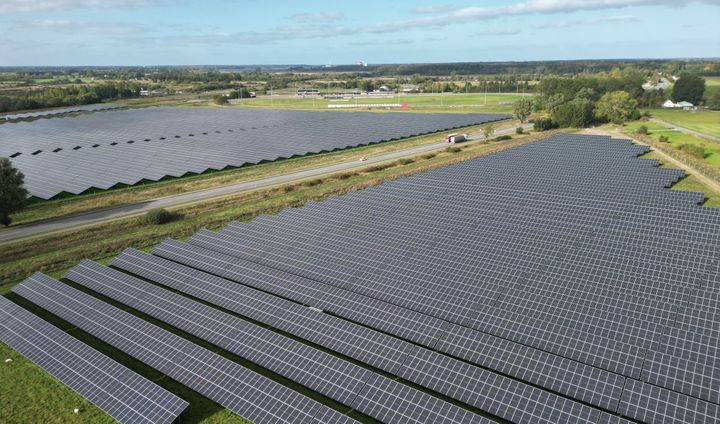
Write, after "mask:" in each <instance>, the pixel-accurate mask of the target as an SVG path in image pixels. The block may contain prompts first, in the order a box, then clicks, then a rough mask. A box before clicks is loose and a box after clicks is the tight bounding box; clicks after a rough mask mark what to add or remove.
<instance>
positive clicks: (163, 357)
mask: <svg viewBox="0 0 720 424" xmlns="http://www.w3.org/2000/svg"><path fill="white" fill-rule="evenodd" d="M13 291H14V292H15V293H17V294H19V295H21V296H23V297H24V298H26V299H28V300H30V301H32V302H33V303H35V304H37V305H38V306H40V307H42V308H43V309H45V310H47V311H49V312H52V313H53V314H55V315H57V316H59V317H61V318H63V319H64V320H66V321H68V322H70V323H72V324H74V325H76V326H78V327H79V328H81V329H83V330H84V331H87V332H88V333H90V334H92V335H93V336H95V337H97V338H99V339H101V340H103V341H104V342H106V343H108V344H110V345H112V346H114V347H116V348H118V349H120V350H122V351H123V352H125V353H127V354H128V355H130V356H133V357H135V358H136V359H138V360H140V361H142V362H144V363H146V364H147V365H149V366H151V367H153V368H155V369H157V370H158V371H160V372H162V373H164V374H165V375H167V376H169V377H170V378H172V379H174V380H176V381H178V382H180V383H182V384H184V385H186V386H188V387H190V388H191V389H193V390H195V391H196V392H198V393H200V394H203V395H205V396H206V397H207V398H209V399H211V400H214V401H215V402H217V403H218V404H220V405H223V406H224V407H226V408H228V409H229V410H231V411H233V412H235V413H237V414H239V415H241V416H243V417H245V418H247V419H250V420H252V421H253V422H257V423H264V422H273V423H299V422H307V423H318V424H321V422H320V421H318V418H317V417H323V420H325V421H322V423H334V422H339V423H347V422H353V420H349V421H348V417H347V416H346V415H344V414H341V413H339V412H336V411H333V410H330V408H328V407H326V406H325V405H322V404H320V403H318V402H316V401H314V400H312V399H310V398H309V397H306V396H304V395H301V394H300V393H298V392H294V391H292V390H290V389H288V388H287V387H285V386H283V385H281V384H279V383H277V382H275V381H273V380H270V379H269V378H267V377H265V376H262V375H260V374H258V373H256V372H254V371H251V370H250V369H248V368H245V367H243V366H241V365H239V364H237V363H236V362H233V361H231V360H229V359H226V358H224V357H222V356H220V355H218V354H216V353H214V352H211V351H209V350H207V349H205V348H202V347H200V346H198V345H196V344H194V343H192V342H190V341H188V340H187V339H184V338H182V337H180V336H178V335H175V334H173V333H171V332H169V331H167V330H164V329H162V328H160V327H158V326H156V325H154V324H151V323H149V322H147V321H144V320H142V319H140V318H138V317H136V316H134V315H131V314H130V313H128V312H125V311H123V310H121V309H118V308H116V307H114V306H111V305H109V304H107V303H105V302H103V301H101V300H99V299H97V298H94V297H92V296H90V295H88V294H85V293H83V292H81V291H79V290H77V289H74V288H72V287H70V286H67V285H65V284H61V283H60V282H58V281H56V280H53V279H52V278H50V277H48V276H46V275H43V274H39V273H38V274H35V275H33V276H32V277H31V278H29V279H28V280H25V281H24V282H23V283H22V284H20V285H19V286H16V287H15V288H13Z"/></svg>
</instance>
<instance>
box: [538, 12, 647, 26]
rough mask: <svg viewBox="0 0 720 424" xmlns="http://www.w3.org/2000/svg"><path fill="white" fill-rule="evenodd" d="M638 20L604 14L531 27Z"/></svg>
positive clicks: (633, 17)
mask: <svg viewBox="0 0 720 424" xmlns="http://www.w3.org/2000/svg"><path fill="white" fill-rule="evenodd" d="M638 21H640V18H638V17H637V16H630V15H620V16H605V17H601V18H595V19H575V20H571V21H561V22H551V23H546V24H537V25H533V26H532V27H533V28H536V29H547V28H568V27H573V26H582V25H594V24H602V23H608V22H638Z"/></svg>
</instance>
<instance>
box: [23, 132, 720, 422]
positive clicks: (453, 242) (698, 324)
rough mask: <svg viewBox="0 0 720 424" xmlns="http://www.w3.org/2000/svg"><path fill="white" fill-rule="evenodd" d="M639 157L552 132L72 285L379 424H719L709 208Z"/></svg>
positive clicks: (61, 294) (201, 238)
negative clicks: (495, 423)
mask: <svg viewBox="0 0 720 424" xmlns="http://www.w3.org/2000/svg"><path fill="white" fill-rule="evenodd" d="M647 150H648V149H647V148H646V147H642V146H637V145H633V144H631V143H630V142H629V141H625V140H622V141H620V140H611V139H610V138H609V137H600V136H581V135H560V136H555V137H552V138H550V139H546V140H543V141H540V142H536V143H534V144H530V145H526V146H522V147H518V148H514V149H508V150H505V151H503V152H500V153H497V154H495V155H492V156H487V157H483V158H479V159H475V160H471V161H466V162H463V163H460V164H457V165H452V166H449V167H446V168H441V169H436V170H431V171H427V172H424V173H420V174H416V175H414V176H410V177H405V178H402V179H399V180H396V181H393V182H388V183H385V184H382V185H380V186H376V187H372V188H368V189H365V190H363V191H360V192H353V193H350V194H347V195H345V196H340V197H335V198H331V199H328V200H325V201H323V202H318V203H312V204H308V205H306V206H304V207H302V208H293V209H288V210H285V211H283V212H281V213H280V214H278V215H275V216H269V215H268V216H261V217H258V218H256V219H255V220H253V221H252V222H251V223H231V224H230V225H228V226H227V227H226V228H225V229H223V230H222V231H220V232H219V233H214V232H210V231H206V230H202V231H200V232H198V233H196V234H195V235H194V236H193V237H192V238H190V239H189V240H188V241H187V242H180V241H175V240H166V241H164V242H163V243H161V244H160V245H159V246H158V247H157V248H155V249H154V251H153V252H152V254H148V253H143V252H140V251H138V250H133V249H128V250H126V251H125V252H123V253H122V254H121V255H120V256H118V257H116V258H115V259H113V261H112V265H113V266H114V267H115V269H112V268H107V267H105V266H102V265H99V264H96V263H94V262H90V261H84V262H82V263H81V264H79V265H78V266H77V267H75V268H74V269H73V270H71V271H70V272H69V273H68V274H67V275H66V277H67V278H68V279H70V280H73V281H75V282H76V283H78V284H82V285H84V286H86V287H88V288H90V289H91V290H93V291H95V292H98V293H101V294H103V295H105V296H108V297H110V298H113V299H115V300H117V301H119V302H121V303H123V304H126V305H128V306H130V307H132V308H133V309H136V310H139V311H141V312H144V313H146V314H148V315H151V316H153V317H155V318H157V319H159V320H162V321H165V322H166V323H168V324H170V325H172V326H175V327H177V328H180V329H182V330H184V331H186V332H188V333H190V334H193V335H195V336H196V337H199V338H202V339H205V340H206V341H208V342H210V343H212V344H215V345H217V346H220V347H221V348H223V349H225V350H227V351H230V352H233V353H235V354H236V355H238V356H240V357H242V358H244V359H246V360H249V361H251V362H254V363H256V364H258V365H260V366H262V367H264V368H266V369H268V370H271V371H273V372H275V373H277V374H279V375H281V376H284V377H286V378H288V379H290V380H292V381H294V382H296V383H299V384H301V385H303V386H306V387H308V388H310V389H312V390H314V391H316V392H318V393H321V394H322V395H324V396H326V397H328V398H330V399H333V400H335V401H337V402H340V403H341V404H343V405H345V406H346V407H349V408H352V409H355V410H357V411H359V412H361V413H362V414H364V415H366V416H370V417H372V418H375V419H376V420H379V421H382V422H417V423H420V422H430V421H431V422H454V421H458V422H487V421H488V420H506V421H509V422H515V423H557V422H587V423H597V424H604V423H607V424H610V423H613V424H615V423H617V424H627V423H640V422H642V423H689V422H692V423H714V422H718V421H720V409H719V408H720V395H719V394H718V393H720V392H719V391H718V387H720V377H718V375H720V374H719V373H718V371H717V369H718V366H717V365H716V364H717V359H716V358H718V357H720V356H718V351H717V350H718V348H717V346H719V345H720V343H718V337H719V336H720V333H718V329H719V328H720V312H718V311H719V310H720V307H719V302H718V300H719V299H720V269H719V267H720V262H719V260H718V257H720V256H719V255H718V253H719V252H718V249H719V248H720V211H719V210H717V209H711V208H704V207H700V206H698V203H702V201H703V195H702V194H701V193H687V192H680V191H671V190H668V187H670V186H671V185H672V184H673V183H674V182H676V181H678V180H679V179H680V178H682V177H683V176H684V173H683V172H682V171H680V170H674V169H665V168H660V167H659V166H658V162H656V161H652V160H645V159H638V158H637V156H638V155H640V154H643V153H645V152H646V151H647ZM138 277H139V278H138ZM31 280H32V279H31ZM33 284H37V283H35V282H34V281H28V282H26V283H23V284H22V285H21V286H19V287H18V288H16V289H15V291H16V292H17V293H18V294H20V295H22V296H24V297H27V298H28V299H29V300H31V301H33V302H35V303H38V304H39V305H40V306H42V307H43V308H46V309H48V310H50V311H51V312H53V313H55V314H57V315H60V316H61V317H63V318H65V319H66V320H68V321H70V322H73V323H75V324H76V325H78V326H81V327H83V328H85V329H86V331H90V332H91V333H92V332H93V331H95V332H96V333H97V334H98V337H100V338H103V337H105V338H104V339H103V340H106V341H107V342H108V343H110V344H113V345H115V346H117V347H118V348H121V349H123V350H125V349H127V347H126V346H124V344H123V343H122V342H116V341H113V340H112V337H111V336H103V335H102V333H103V328H109V327H106V326H105V324H104V321H103V320H104V319H106V318H104V317H103V316H111V317H112V320H113V328H115V325H118V326H120V327H122V326H126V327H128V328H127V329H126V330H123V331H127V332H128V337H129V336H130V334H132V331H133V329H135V328H137V329H142V332H145V333H148V334H153V333H154V332H157V331H158V330H159V329H156V328H154V327H153V326H148V325H149V324H147V323H143V322H142V320H139V319H137V318H134V317H132V316H129V315H127V314H125V313H124V312H121V311H115V310H114V308H112V307H109V305H106V304H104V303H103V302H101V301H99V300H97V299H95V298H93V297H90V296H88V295H85V294H82V293H80V292H77V291H76V290H74V289H71V288H70V287H69V286H65V285H63V284H58V283H57V282H56V283H55V285H52V286H51V285H50V284H44V285H43V286H42V287H41V288H40V289H39V290H38V291H37V292H33V290H29V289H28V288H33V287H35V286H34V285H33ZM38 292H39V293H40V294H38ZM88 305H90V307H89V308H88ZM87 310H90V311H91V312H86V311H87ZM221 310H222V311H221ZM96 311H98V312H96ZM225 311H227V312H225ZM96 314H97V315H96ZM87 315H90V316H89V317H88V316H87ZM257 324H260V325H257ZM132 337H137V338H138V340H139V338H140V337H141V336H140V335H138V334H133V335H132ZM168 337H169V336H168ZM173 343H180V342H178V341H174V342H173ZM195 348H197V346H196V347H195ZM195 348H193V349H195ZM183 351H184V352H190V351H191V350H190V348H189V347H185V350H183ZM192 352H193V353H192V355H197V356H198V357H203V354H200V353H197V354H196V353H194V352H195V351H194V350H193V351H192ZM128 353H130V354H133V353H131V352H128ZM134 356H135V355H134ZM136 357H139V359H141V360H144V361H148V360H150V358H149V356H143V355H137V356H136ZM174 358H177V357H174ZM188 360H189V359H188ZM168 368H171V366H170V365H166V366H164V367H160V368H159V369H161V370H163V372H165V371H164V370H165V369H168ZM169 375H170V376H171V377H173V374H172V372H171V373H170V374H169ZM173 378H176V377H173ZM179 381H181V382H184V383H185V384H191V381H190V380H182V379H179ZM257 387H259V386H257ZM199 391H200V390H199ZM200 392H201V393H206V392H203V391H200ZM253 399H260V398H259V397H254V398H253ZM272 399H274V400H272V402H271V401H267V402H266V403H265V404H263V405H267V404H268V402H269V403H270V404H272V405H276V403H274V402H277V399H278V398H272ZM220 403H222V404H224V405H225V404H227V405H231V406H232V405H233V404H232V402H227V401H226V402H225V403H223V402H220ZM292 407H294V406H293V405H283V406H277V408H292ZM296 408H297V407H296ZM261 409H262V408H261ZM482 412H484V413H485V414H483V413H482ZM326 414H330V416H332V417H337V419H338V420H348V419H349V418H348V417H347V416H345V415H337V413H336V411H334V410H331V409H329V408H325V409H323V410H322V412H320V411H319V410H315V412H314V413H313V419H315V420H316V421H318V422H325V421H327V422H332V421H333V419H328V420H326V419H325V418H320V417H321V416H323V417H324V416H325V415H326ZM241 415H242V413H241Z"/></svg>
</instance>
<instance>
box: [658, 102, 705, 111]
mask: <svg viewBox="0 0 720 424" xmlns="http://www.w3.org/2000/svg"><path fill="white" fill-rule="evenodd" d="M662 107H664V108H667V109H683V110H694V109H697V108H696V107H695V105H693V104H692V103H690V102H686V101H682V102H677V103H674V102H673V101H672V100H665V103H663V104H662Z"/></svg>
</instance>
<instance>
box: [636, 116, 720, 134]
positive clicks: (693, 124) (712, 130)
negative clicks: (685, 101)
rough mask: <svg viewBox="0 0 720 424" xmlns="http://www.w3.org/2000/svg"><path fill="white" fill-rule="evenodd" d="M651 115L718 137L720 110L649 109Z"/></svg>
mask: <svg viewBox="0 0 720 424" xmlns="http://www.w3.org/2000/svg"><path fill="white" fill-rule="evenodd" d="M650 113H651V114H652V116H654V117H655V118H658V119H662V120H663V121H667V122H670V123H673V124H675V125H678V126H680V127H684V128H688V129H691V130H695V131H699V132H701V133H703V134H708V135H712V136H715V137H720V112H717V111H711V110H694V111H688V110H670V109H651V111H650Z"/></svg>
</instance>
